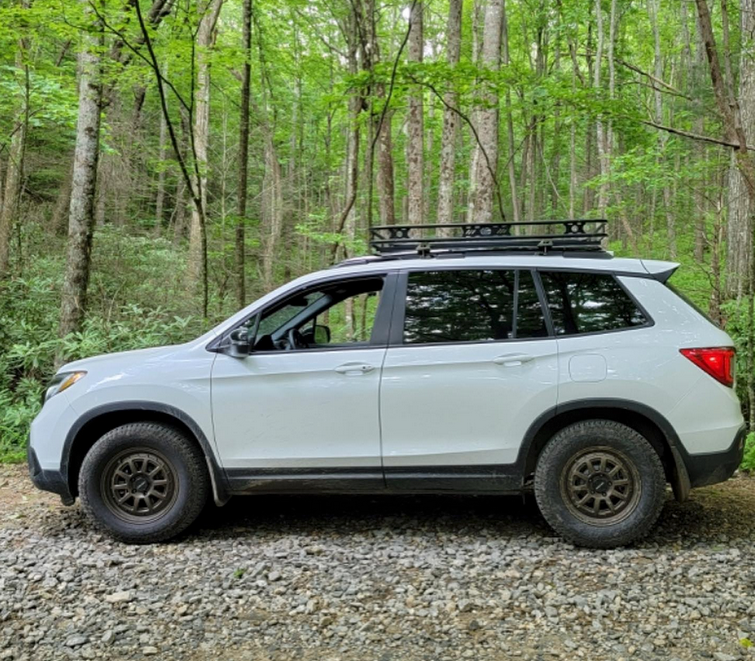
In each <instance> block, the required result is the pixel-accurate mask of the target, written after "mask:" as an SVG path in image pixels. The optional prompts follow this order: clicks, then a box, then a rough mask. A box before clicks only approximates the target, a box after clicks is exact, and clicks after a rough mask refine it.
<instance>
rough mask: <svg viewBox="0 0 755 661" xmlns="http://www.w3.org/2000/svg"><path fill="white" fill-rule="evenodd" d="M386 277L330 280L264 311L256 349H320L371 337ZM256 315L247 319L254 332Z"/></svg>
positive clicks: (368, 339) (367, 340)
mask: <svg viewBox="0 0 755 661" xmlns="http://www.w3.org/2000/svg"><path fill="white" fill-rule="evenodd" d="M382 290H383V278H382V277H372V278H362V279H358V280H351V281H345V282H337V283H332V284H331V283H328V284H325V285H323V286H321V287H319V288H316V289H312V290H310V291H307V292H304V293H300V294H296V295H294V296H292V297H290V298H288V299H286V300H285V301H283V302H282V303H280V304H276V305H274V306H272V307H270V308H269V309H267V310H265V311H264V312H263V313H262V318H261V319H260V322H259V326H258V328H257V332H256V335H255V338H254V350H255V351H258V352H259V351H294V350H301V349H318V348H328V347H337V346H348V345H351V344H357V343H359V344H366V343H368V342H369V341H370V339H371V336H372V330H373V327H374V325H375V318H376V315H377V309H378V303H379V300H380V294H381V292H382ZM253 321H254V319H252V320H250V321H249V322H248V323H247V326H248V329H249V330H250V331H252V332H253V328H254V324H253Z"/></svg>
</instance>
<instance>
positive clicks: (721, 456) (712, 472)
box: [682, 425, 747, 489]
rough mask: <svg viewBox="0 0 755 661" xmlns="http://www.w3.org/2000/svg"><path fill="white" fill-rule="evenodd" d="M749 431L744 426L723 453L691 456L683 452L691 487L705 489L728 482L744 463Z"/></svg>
mask: <svg viewBox="0 0 755 661" xmlns="http://www.w3.org/2000/svg"><path fill="white" fill-rule="evenodd" d="M746 437H747V429H746V428H745V426H744V425H742V426H741V427H740V428H739V430H738V431H737V433H736V435H735V436H734V440H733V441H732V443H731V445H730V446H729V448H728V449H726V450H724V451H723V452H711V453H705V454H689V453H687V452H684V451H683V452H682V460H683V461H684V466H685V467H686V469H687V474H688V475H689V482H690V486H691V487H692V488H693V489H694V488H696V487H704V486H707V485H709V484H718V483H719V482H724V481H725V480H728V479H729V478H730V477H731V476H732V475H733V474H734V471H736V470H737V468H739V466H740V464H741V463H742V457H743V456H744V451H745V438H746Z"/></svg>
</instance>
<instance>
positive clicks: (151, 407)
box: [62, 401, 229, 505]
mask: <svg viewBox="0 0 755 661" xmlns="http://www.w3.org/2000/svg"><path fill="white" fill-rule="evenodd" d="M145 421H150V422H162V423H164V424H166V425H170V426H172V427H175V428H177V429H179V430H180V431H181V432H182V433H183V434H184V435H185V436H186V438H188V439H189V440H191V441H193V442H194V443H196V444H197V447H198V448H199V449H200V450H201V451H202V454H203V455H204V457H205V461H206V463H207V470H208V473H209V475H210V480H211V482H212V492H213V497H214V499H215V503H216V504H218V505H222V504H224V503H225V502H227V500H228V498H229V491H228V483H227V479H226V475H225V472H224V471H223V469H222V468H221V467H220V465H219V464H218V462H217V459H216V457H215V453H214V452H213V450H212V447H211V446H210V442H209V441H208V440H207V437H206V436H205V434H204V432H203V431H202V428H201V427H200V426H199V425H198V424H197V423H196V421H195V420H194V419H193V418H192V417H191V416H190V415H188V414H186V413H184V412H183V411H181V410H180V409H177V408H176V407H174V406H169V405H167V404H162V403H160V402H147V401H127V402H118V403H115V404H105V405H102V406H97V407H95V408H93V409H91V410H89V411H87V412H86V413H84V414H83V415H82V416H80V417H79V419H78V420H77V421H76V423H75V424H74V425H73V426H72V427H71V429H70V430H69V432H68V435H67V436H66V440H65V444H64V446H63V462H62V473H63V476H64V479H65V480H66V483H67V484H68V488H69V489H70V492H71V494H72V495H73V496H74V497H76V496H77V495H78V481H79V472H80V470H81V465H82V463H83V461H84V457H85V456H86V454H87V452H89V450H90V449H91V448H92V446H93V445H94V444H95V443H96V442H97V440H99V439H100V438H102V436H103V435H105V434H106V433H107V432H109V431H111V430H112V429H115V428H116V427H120V426H121V425H125V424H128V423H130V422H145Z"/></svg>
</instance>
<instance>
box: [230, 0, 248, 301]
mask: <svg viewBox="0 0 755 661" xmlns="http://www.w3.org/2000/svg"><path fill="white" fill-rule="evenodd" d="M241 23H242V30H243V34H242V44H243V49H244V64H243V66H242V74H241V109H240V111H239V177H238V191H237V193H236V203H237V207H236V215H237V218H236V232H235V243H234V253H233V254H234V272H235V278H234V280H235V284H236V287H235V289H236V305H238V307H239V308H243V307H244V304H245V303H246V269H245V264H244V258H245V245H246V238H245V236H244V228H245V225H246V201H247V177H248V172H249V90H250V84H251V72H252V67H251V56H252V0H244V2H243V10H242V19H241Z"/></svg>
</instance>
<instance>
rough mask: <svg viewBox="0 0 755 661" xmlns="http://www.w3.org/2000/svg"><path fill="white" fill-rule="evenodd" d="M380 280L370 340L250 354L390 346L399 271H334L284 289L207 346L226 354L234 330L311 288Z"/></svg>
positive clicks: (319, 351)
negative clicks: (325, 275)
mask: <svg viewBox="0 0 755 661" xmlns="http://www.w3.org/2000/svg"><path fill="white" fill-rule="evenodd" d="M339 275H340V277H339ZM377 279H382V280H383V289H382V295H381V297H380V303H379V304H378V308H377V311H376V312H375V324H374V326H373V327H372V334H371V335H370V340H369V341H368V342H354V343H353V344H350V345H343V344H339V345H336V346H325V347H311V348H308V349H294V350H292V351H280V350H274V351H252V352H251V353H250V354H249V357H252V356H275V355H293V354H297V355H298V354H307V353H322V352H326V351H331V352H333V351H356V350H361V351H365V350H367V349H380V348H386V347H387V346H388V333H389V331H390V328H391V320H392V317H393V309H394V306H395V299H396V285H397V281H398V279H399V274H398V273H397V272H395V271H378V272H372V273H364V274H358V275H354V274H351V275H349V276H347V277H344V276H343V274H335V273H334V274H333V276H331V277H326V278H321V279H318V280H315V281H313V282H308V283H306V284H304V285H301V286H300V287H295V288H291V289H287V290H286V291H285V292H282V293H281V295H280V296H277V297H276V298H274V299H273V300H272V301H270V302H269V303H267V305H265V306H264V307H261V308H258V309H256V310H255V311H254V312H251V313H250V314H248V315H246V316H245V317H244V318H243V319H241V320H240V321H239V322H238V323H236V324H234V325H233V326H231V327H230V328H228V329H227V330H225V331H224V332H223V334H222V335H221V336H220V337H218V338H216V339H215V340H214V341H213V342H212V343H211V346H208V347H207V349H208V350H210V351H216V352H218V353H222V352H223V349H224V348H225V347H226V346H227V340H228V337H229V336H230V334H231V333H232V332H233V331H234V330H236V329H237V328H239V327H241V326H243V325H244V324H245V323H246V322H247V321H249V320H250V319H252V318H253V317H255V316H256V315H262V314H264V313H265V312H266V311H267V310H270V309H271V308H275V307H278V306H280V304H281V303H285V301H286V300H287V299H289V298H293V297H294V296H301V295H302V294H304V293H306V292H308V291H312V290H316V289H319V288H322V287H323V286H328V285H331V284H333V285H335V284H339V283H347V282H356V281H359V280H377Z"/></svg>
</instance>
